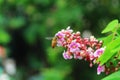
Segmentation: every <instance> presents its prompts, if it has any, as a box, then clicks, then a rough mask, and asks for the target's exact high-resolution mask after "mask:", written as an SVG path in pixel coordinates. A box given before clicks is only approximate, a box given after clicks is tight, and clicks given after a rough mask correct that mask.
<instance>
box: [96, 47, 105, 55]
mask: <svg viewBox="0 0 120 80" xmlns="http://www.w3.org/2000/svg"><path fill="white" fill-rule="evenodd" d="M104 50H105V48H100V49H97V50H96V51H95V52H94V57H100V55H101V54H103V53H104Z"/></svg>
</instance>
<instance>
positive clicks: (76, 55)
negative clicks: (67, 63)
mask: <svg viewBox="0 0 120 80" xmlns="http://www.w3.org/2000/svg"><path fill="white" fill-rule="evenodd" d="M74 59H80V60H81V59H83V57H82V56H81V55H80V52H76V53H74Z"/></svg>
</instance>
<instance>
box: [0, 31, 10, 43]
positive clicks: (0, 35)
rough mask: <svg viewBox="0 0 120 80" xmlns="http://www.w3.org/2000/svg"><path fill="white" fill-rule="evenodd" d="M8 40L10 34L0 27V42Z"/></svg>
mask: <svg viewBox="0 0 120 80" xmlns="http://www.w3.org/2000/svg"><path fill="white" fill-rule="evenodd" d="M10 40H11V38H10V35H9V34H8V33H7V32H6V31H4V30H2V29H0V43H3V44H6V43H8V42H9V41H10Z"/></svg>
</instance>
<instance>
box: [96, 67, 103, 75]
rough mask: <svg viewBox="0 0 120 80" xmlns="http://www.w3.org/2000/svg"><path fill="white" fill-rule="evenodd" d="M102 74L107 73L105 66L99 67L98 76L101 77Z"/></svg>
mask: <svg viewBox="0 0 120 80" xmlns="http://www.w3.org/2000/svg"><path fill="white" fill-rule="evenodd" d="M101 72H105V66H104V65H103V66H100V65H98V67H97V74H98V75H100V73H101Z"/></svg>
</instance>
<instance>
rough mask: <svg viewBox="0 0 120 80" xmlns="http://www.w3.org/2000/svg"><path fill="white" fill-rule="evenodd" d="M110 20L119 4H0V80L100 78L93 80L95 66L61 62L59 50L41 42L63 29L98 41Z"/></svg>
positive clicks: (109, 0) (0, 0) (78, 0)
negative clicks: (71, 30) (69, 28)
mask: <svg viewBox="0 0 120 80" xmlns="http://www.w3.org/2000/svg"><path fill="white" fill-rule="evenodd" d="M113 19H120V1H119V0H0V45H1V46H2V48H1V50H3V49H5V51H6V52H0V53H1V54H2V53H6V58H3V56H1V55H0V57H1V58H0V79H2V78H1V77H5V78H4V80H9V78H10V80H100V79H101V78H103V77H104V76H105V74H101V75H99V76H98V75H97V74H96V68H97V67H96V66H94V67H92V68H90V67H89V63H87V62H85V61H81V60H74V59H72V60H64V59H63V57H62V53H63V50H64V49H63V48H58V47H57V48H54V49H52V48H51V40H48V39H46V38H47V37H53V36H54V35H55V33H56V32H58V31H59V30H61V29H63V28H67V26H71V28H72V29H73V30H74V31H80V32H81V34H82V35H83V36H87V35H91V34H92V35H94V36H95V37H96V38H99V37H102V36H104V35H101V31H102V29H104V28H105V26H106V25H107V23H108V22H109V21H111V20H113ZM7 61H8V63H7ZM11 66H12V67H11ZM6 67H7V68H8V69H9V70H11V72H12V73H11V72H10V71H9V70H6Z"/></svg>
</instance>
